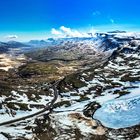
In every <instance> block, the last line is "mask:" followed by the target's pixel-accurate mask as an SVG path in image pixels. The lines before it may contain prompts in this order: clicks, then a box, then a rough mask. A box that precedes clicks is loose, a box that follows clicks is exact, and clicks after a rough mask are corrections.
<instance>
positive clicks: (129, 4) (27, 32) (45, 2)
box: [0, 0, 140, 40]
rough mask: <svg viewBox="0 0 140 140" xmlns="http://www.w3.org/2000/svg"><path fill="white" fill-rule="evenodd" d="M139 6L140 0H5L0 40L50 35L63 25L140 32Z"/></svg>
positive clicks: (1, 9) (0, 17)
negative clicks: (53, 30)
mask: <svg viewBox="0 0 140 140" xmlns="http://www.w3.org/2000/svg"><path fill="white" fill-rule="evenodd" d="M139 5H140V0H2V1H1V2H0V40H4V39H7V38H10V37H12V36H16V37H18V39H19V40H29V39H35V38H38V39H41V38H46V37H48V36H51V30H52V29H56V30H59V28H60V27H61V26H64V27H67V28H70V29H74V30H78V31H85V32H86V31H87V32H88V31H91V29H92V30H97V31H107V30H108V31H109V30H117V29H119V30H128V31H140V10H139ZM16 37H15V38H16Z"/></svg>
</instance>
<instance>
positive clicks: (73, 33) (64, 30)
mask: <svg viewBox="0 0 140 140" xmlns="http://www.w3.org/2000/svg"><path fill="white" fill-rule="evenodd" d="M51 33H52V34H53V35H55V36H57V37H89V36H91V35H90V34H88V33H82V32H79V31H78V30H74V29H71V28H68V27H65V26H61V27H60V28H59V29H58V30H57V29H55V28H52V30H51Z"/></svg>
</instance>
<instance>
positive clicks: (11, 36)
mask: <svg viewBox="0 0 140 140" xmlns="http://www.w3.org/2000/svg"><path fill="white" fill-rule="evenodd" d="M5 38H6V39H17V38H18V36H17V35H7V36H5Z"/></svg>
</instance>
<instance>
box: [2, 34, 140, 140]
mask: <svg viewBox="0 0 140 140" xmlns="http://www.w3.org/2000/svg"><path fill="white" fill-rule="evenodd" d="M46 42H47V41H45V43H44V41H41V43H43V47H41V48H39V49H38V50H35V51H34V50H33V51H30V50H31V49H30V47H29V46H28V51H27V49H26V50H25V49H21V48H22V46H20V47H19V48H20V49H18V50H17V49H15V48H11V49H8V51H6V52H5V53H6V55H8V56H10V55H12V60H13V61H17V60H16V59H17V58H18V57H17V56H21V55H22V56H23V53H24V57H22V58H24V59H22V61H21V60H20V61H19V60H18V62H20V65H19V63H18V65H16V66H15V65H14V66H13V65H12V66H13V67H8V68H7V69H6V70H7V71H5V69H4V68H3V66H1V70H0V102H1V104H0V117H1V119H0V138H1V139H2V140H7V139H8V140H9V139H11V140H14V139H17V140H20V139H21V140H24V139H27V140H31V139H32V140H38V139H39V140H46V139H47V140H61V139H62V140H65V139H66V140H90V139H91V140H93V139H94V140H107V139H109V140H112V139H113V140H133V139H136V138H137V139H139V137H140V117H139V115H140V112H139V107H140V39H139V35H136V34H128V33H125V32H122V33H114V32H113V33H112V32H110V33H103V34H102V33H100V34H97V37H94V38H68V39H58V40H53V39H49V41H48V43H49V44H47V43H46ZM29 43H30V45H31V43H32V44H33V43H36V41H31V42H29ZM37 43H38V42H37ZM39 44H40V42H39ZM44 44H45V45H44ZM46 44H47V45H46ZM26 45H27V44H26ZM23 48H24V47H23ZM2 53H3V52H2ZM14 58H16V59H14ZM23 60H24V61H23ZM1 62H3V63H6V61H5V59H1ZM56 81H57V85H56V89H57V94H58V97H57V100H56V101H55V103H54V104H53V107H52V108H51V109H50V112H49V113H48V112H47V111H46V112H44V113H42V114H40V115H37V116H34V117H32V118H28V119H26V120H21V121H19V122H15V123H12V124H11V123H10V124H7V125H1V123H3V122H5V121H9V120H13V119H15V118H20V117H23V116H26V115H29V114H32V113H35V112H37V111H40V110H41V109H43V108H45V106H46V104H47V105H49V103H50V102H51V100H53V98H54V93H55V91H54V89H53V88H52V87H51V86H49V85H52V84H53V83H54V82H56Z"/></svg>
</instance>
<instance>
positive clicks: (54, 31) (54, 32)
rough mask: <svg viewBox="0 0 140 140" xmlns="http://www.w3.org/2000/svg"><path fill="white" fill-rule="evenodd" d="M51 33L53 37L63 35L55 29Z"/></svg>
mask: <svg viewBox="0 0 140 140" xmlns="http://www.w3.org/2000/svg"><path fill="white" fill-rule="evenodd" d="M51 33H52V34H53V35H61V34H62V33H61V32H60V31H58V30H56V29H55V28H52V30H51Z"/></svg>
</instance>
